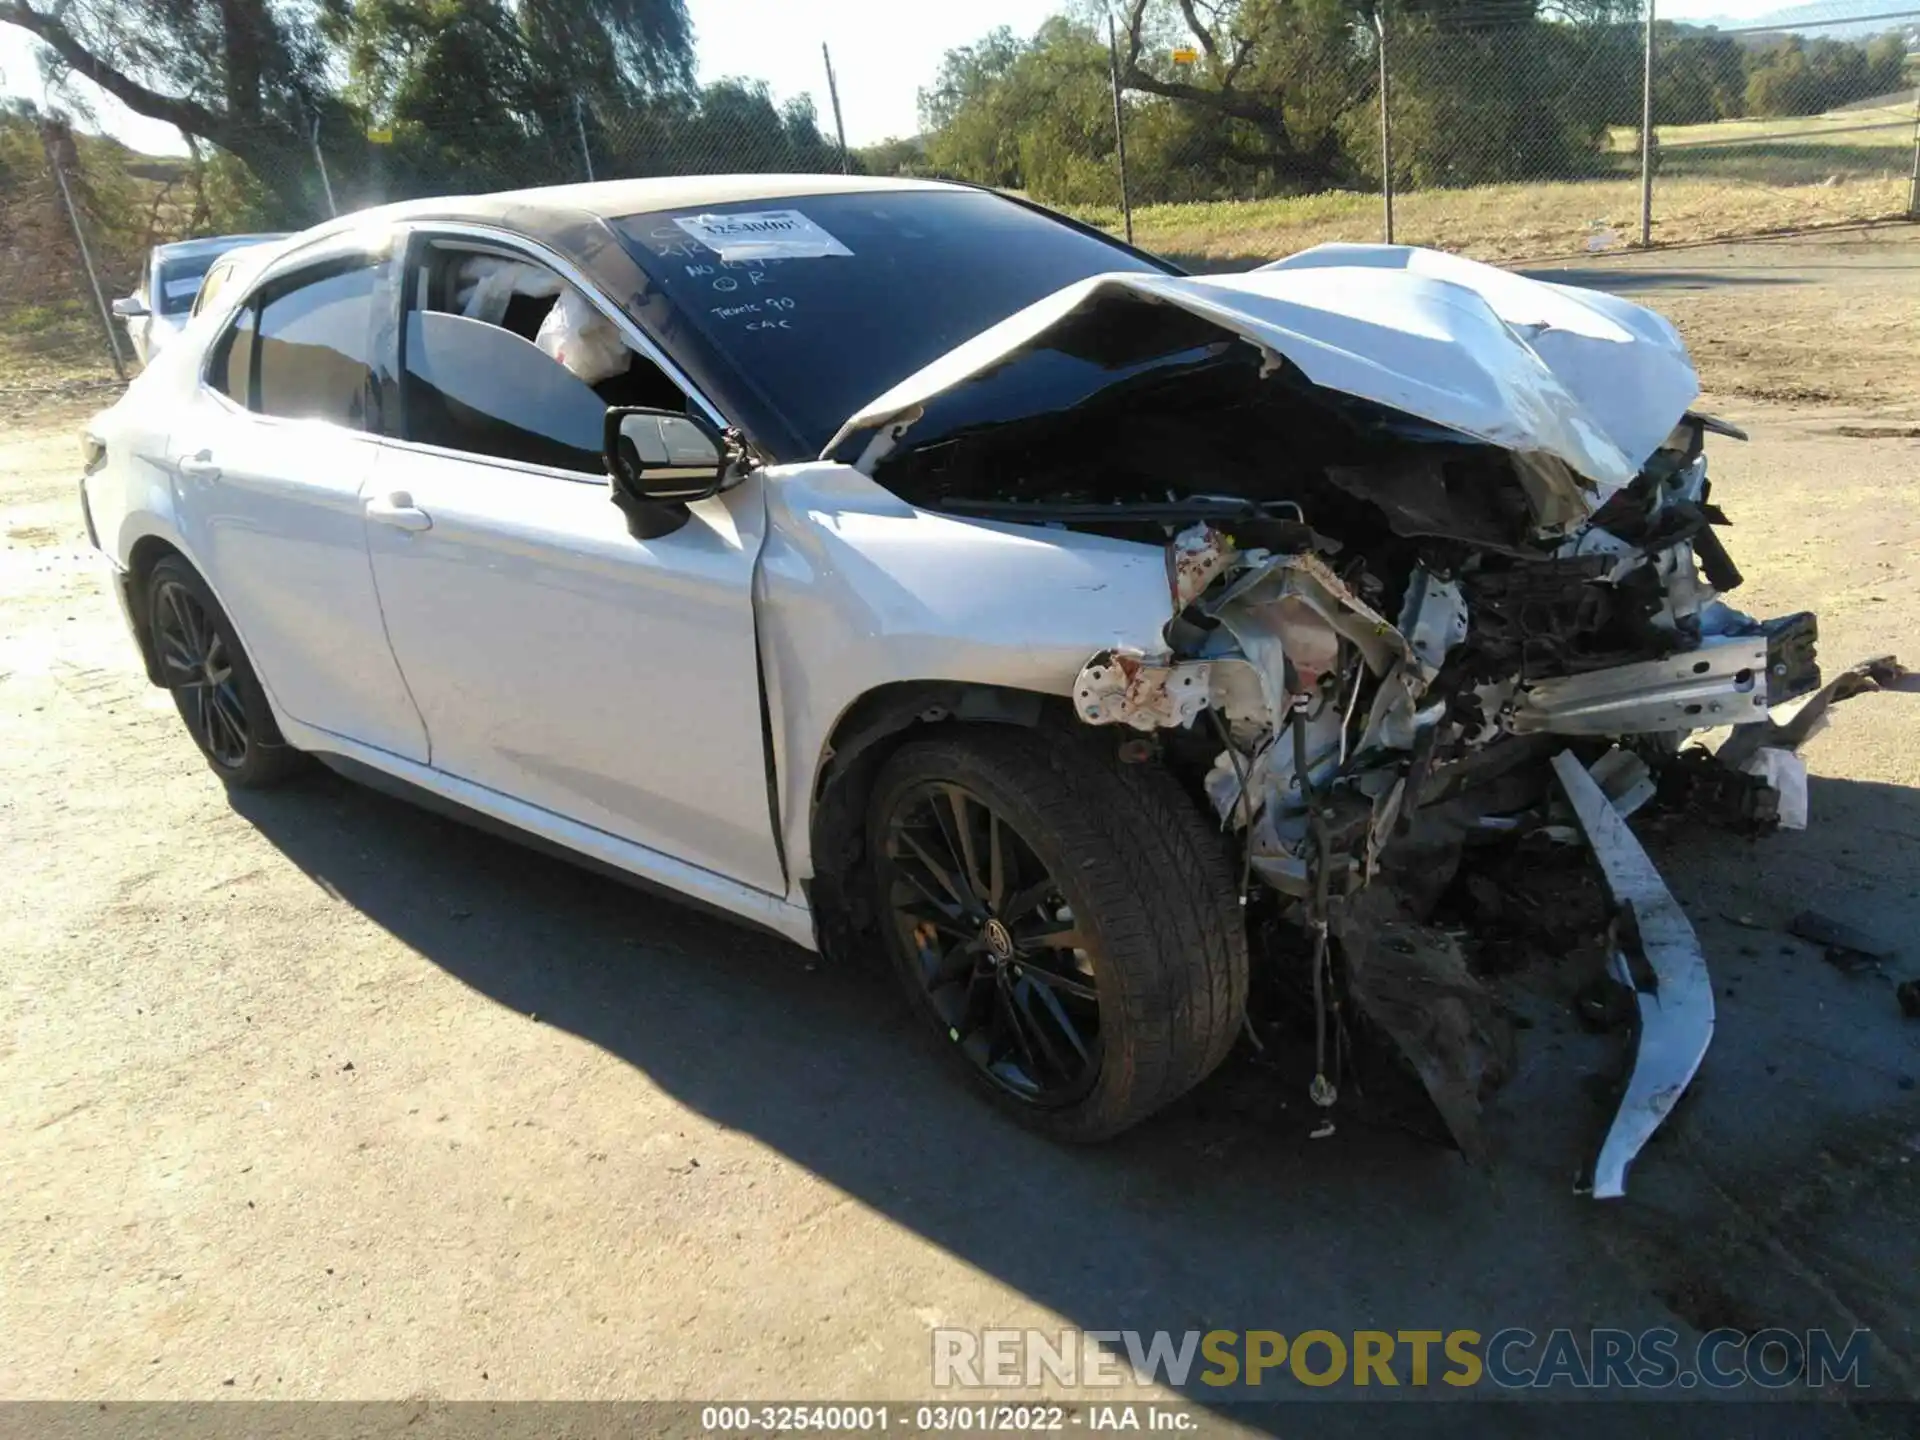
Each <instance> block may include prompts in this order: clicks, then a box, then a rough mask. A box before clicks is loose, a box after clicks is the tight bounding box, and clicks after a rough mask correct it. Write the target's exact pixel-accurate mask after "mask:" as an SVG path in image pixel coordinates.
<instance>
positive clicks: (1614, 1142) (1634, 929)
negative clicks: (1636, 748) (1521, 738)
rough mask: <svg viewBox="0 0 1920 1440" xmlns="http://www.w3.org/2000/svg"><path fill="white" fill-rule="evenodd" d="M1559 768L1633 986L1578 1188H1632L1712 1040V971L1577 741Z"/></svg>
mask: <svg viewBox="0 0 1920 1440" xmlns="http://www.w3.org/2000/svg"><path fill="white" fill-rule="evenodd" d="M1553 773H1554V774H1555V776H1557V777H1558V779H1559V781H1560V787H1561V789H1562V790H1564V791H1565V792H1566V796H1567V800H1568V802H1569V803H1570V804H1571V805H1572V806H1573V813H1574V816H1575V818H1576V819H1577V820H1578V821H1579V823H1580V828H1581V830H1582V831H1583V832H1584V833H1585V835H1586V837H1587V843H1588V845H1590V846H1591V847H1592V849H1593V855H1594V859H1595V860H1596V861H1598V862H1599V866H1600V873H1601V875H1602V877H1603V878H1604V879H1605V881H1606V886H1607V891H1608V893H1609V894H1610V895H1611V896H1612V898H1613V902H1614V904H1615V905H1616V906H1617V907H1619V911H1620V918H1621V920H1622V921H1623V922H1624V923H1621V924H1618V925H1616V926H1615V927H1614V934H1615V937H1616V939H1617V942H1618V944H1617V948H1616V949H1615V950H1614V952H1613V954H1612V956H1611V962H1610V963H1611V965H1612V967H1613V971H1614V974H1615V976H1616V978H1618V979H1619V980H1620V981H1621V982H1622V983H1623V984H1625V985H1626V986H1627V987H1628V988H1630V989H1631V990H1632V991H1633V992H1634V1000H1635V1004H1636V1007H1637V1009H1638V1024H1637V1026H1636V1031H1637V1033H1636V1037H1635V1042H1634V1059H1633V1065H1632V1068H1631V1069H1630V1070H1629V1072H1628V1074H1627V1080H1626V1085H1625V1088H1624V1091H1623V1093H1622V1095H1621V1099H1620V1105H1619V1108H1618V1110H1616V1111H1615V1113H1614V1117H1613V1123H1612V1124H1611V1125H1609V1126H1608V1127H1607V1133H1606V1138H1605V1139H1604V1140H1603V1141H1602V1142H1601V1144H1600V1149H1599V1151H1598V1153H1597V1154H1595V1156H1594V1157H1593V1160H1592V1162H1591V1163H1590V1164H1589V1166H1588V1168H1587V1170H1586V1172H1585V1173H1584V1174H1583V1175H1582V1176H1581V1178H1580V1181H1579V1183H1578V1184H1577V1185H1576V1187H1575V1188H1576V1189H1578V1190H1580V1191H1581V1192H1583V1193H1590V1194H1591V1195H1592V1196H1593V1198H1594V1199H1596V1200H1615V1199H1618V1198H1620V1197H1621V1196H1623V1195H1625V1194H1626V1193H1627V1167H1628V1166H1629V1165H1631V1164H1632V1163H1633V1160H1634V1157H1635V1156H1637V1155H1638V1154H1639V1153H1640V1151H1641V1149H1642V1147H1644V1146H1645V1145H1646V1143H1647V1141H1648V1140H1650V1139H1652V1138H1653V1132H1654V1131H1655V1130H1657V1129H1659V1128H1660V1125H1661V1122H1663V1121H1664V1120H1665V1119H1666V1118H1667V1116H1668V1115H1670V1114H1671V1113H1672V1112H1673V1107H1674V1105H1675V1104H1676V1103H1677V1102H1678V1101H1679V1099H1680V1095H1681V1093H1682V1092H1683V1091H1684V1090H1685V1089H1686V1088H1687V1085H1688V1083H1689V1082H1690V1081H1692V1079H1693V1077H1694V1074H1695V1072H1697V1071H1698V1070H1699V1068H1700V1061H1701V1060H1702V1059H1703V1058H1704V1057H1705V1056H1706V1053H1707V1046H1708V1045H1709V1044H1711V1043H1712V1041H1713V980H1712V978H1711V977H1710V976H1709V975H1708V973H1707V957H1706V955H1705V953H1704V952H1703V951H1702V950H1701V949H1700V941H1699V939H1698V937H1696V936H1695V935H1694V933H1693V926H1692V924H1691V923H1689V922H1688V920H1687V917H1686V913H1685V912H1684V911H1683V910H1682V909H1681V908H1680V902H1679V901H1678V900H1675V899H1674V898H1673V893H1672V892H1671V891H1670V890H1668V889H1667V886H1666V882H1665V881H1663V880H1662V879H1661V878H1660V872H1659V871H1658V870H1656V869H1655V868H1654V865H1653V861H1652V860H1651V859H1649V858H1648V856H1647V852H1646V851H1645V850H1644V849H1642V848H1641V845H1640V842H1639V841H1638V840H1636V839H1635V838H1634V835H1633V832H1632V831H1631V830H1629V829H1628V828H1627V822H1626V820H1625V819H1624V818H1623V817H1622V816H1621V814H1620V812H1619V811H1618V810H1617V809H1616V808H1615V807H1614V804H1613V802H1612V801H1610V800H1609V799H1608V798H1607V796H1606V793H1605V792H1604V791H1603V790H1601V788H1600V786H1599V785H1598V784H1597V783H1596V782H1595V781H1594V778H1593V776H1591V775H1590V774H1588V773H1587V770H1586V767H1585V766H1583V765H1582V764H1581V763H1580V760H1579V758H1578V757H1577V756H1576V755H1574V753H1573V752H1572V751H1571V750H1562V751H1561V752H1560V753H1559V754H1558V755H1556V756H1554V757H1553Z"/></svg>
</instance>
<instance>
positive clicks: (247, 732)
mask: <svg viewBox="0 0 1920 1440" xmlns="http://www.w3.org/2000/svg"><path fill="white" fill-rule="evenodd" d="M147 627H148V632H149V639H150V642H151V644H152V646H153V653H154V657H155V660H156V663H157V666H158V669H159V672H160V676H161V680H162V683H164V684H165V685H166V687H167V689H168V690H169V691H170V692H171V693H172V695H173V703H174V707H175V708H176V709H178V710H179V712H180V719H181V721H182V722H183V723H184V724H185V725H186V727H187V733H188V734H189V735H191V736H192V737H193V742H194V744H196V745H198V746H199V747H200V753H201V754H202V755H203V756H205V757H206V761H207V764H208V766H209V767H211V769H212V770H213V773H214V774H216V775H218V776H219V777H220V778H221V779H222V780H223V781H225V782H226V783H227V784H228V785H231V786H233V787H234V788H236V789H241V790H254V789H261V788H264V787H266V786H268V785H275V784H278V783H279V782H280V781H282V780H284V779H286V778H287V777H288V776H289V775H292V774H294V773H296V772H297V771H299V770H300V769H301V768H302V767H303V765H304V762H305V759H306V757H305V756H303V755H302V754H301V753H300V752H299V751H298V750H295V749H294V748H293V747H292V746H290V745H288V744H287V742H286V741H285V740H284V739H283V738H282V737H281V734H280V727H279V726H278V725H277V724H275V723H274V718H273V710H272V707H271V706H269V705H268V704H267V695H266V691H265V690H263V689H262V688H261V686H260V679H259V677H258V676H257V675H255V674H254V671H253V665H252V664H251V663H250V662H249V661H248V659H247V654H246V651H244V650H243V649H241V648H240V639H239V636H238V635H237V634H236V632H235V631H234V628H233V622H232V621H231V620H229V619H228V618H227V615H226V612H225V611H224V610H222V609H221V608H220V602H219V601H217V600H215V599H214V598H213V592H212V591H211V590H209V589H208V588H207V584H206V582H205V581H204V580H202V579H201V578H200V577H199V575H198V574H196V573H195V572H194V569H193V567H192V566H190V565H188V564H187V563H186V561H184V560H181V559H178V558H176V557H174V556H168V557H166V558H165V559H162V560H161V561H159V562H158V563H157V564H156V565H155V566H154V567H153V571H152V573H151V574H150V575H148V577H147Z"/></svg>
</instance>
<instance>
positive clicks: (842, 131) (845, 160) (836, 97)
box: [820, 40, 853, 175]
mask: <svg viewBox="0 0 1920 1440" xmlns="http://www.w3.org/2000/svg"><path fill="white" fill-rule="evenodd" d="M820 58H821V59H822V60H824V61H826V62H827V98H828V99H829V100H831V101H833V133H834V134H836V135H838V136H839V137H840V173H841V174H842V175H851V174H852V173H853V157H852V156H851V155H849V154H847V127H846V125H845V124H844V123H843V122H842V121H841V119H840V87H839V86H838V85H836V84H835V83H834V79H833V53H832V52H831V51H830V50H828V49H827V42H826V41H824V40H822V41H821V42H820Z"/></svg>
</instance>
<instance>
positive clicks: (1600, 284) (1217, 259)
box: [1161, 249, 1808, 292]
mask: <svg viewBox="0 0 1920 1440" xmlns="http://www.w3.org/2000/svg"><path fill="white" fill-rule="evenodd" d="M1291 253H1293V252H1292V251H1291V250H1287V249H1277V250H1275V251H1274V252H1273V253H1272V254H1243V255H1192V254H1183V253H1179V252H1169V253H1168V254H1165V255H1163V256H1162V257H1161V258H1162V259H1165V260H1169V261H1171V262H1172V263H1173V264H1175V265H1178V266H1179V267H1180V268H1181V269H1182V270H1184V271H1186V272H1187V273H1188V274H1190V275H1237V274H1242V273H1244V272H1246V271H1248V270H1257V269H1259V268H1260V267H1261V266H1262V265H1268V264H1271V263H1272V262H1273V261H1275V260H1277V259H1281V258H1283V257H1284V256H1286V255H1289V254H1291ZM1616 253H1621V252H1616ZM1503 268H1505V267H1503ZM1511 268H1513V269H1514V271H1515V273H1516V274H1519V275H1524V276H1526V277H1527V278H1528V279H1530V280H1547V281H1551V282H1553V283H1554V284H1557V285H1578V286H1580V287H1582V288H1584V289H1589V290H1617V291H1623V292H1624V291H1647V290H1717V289H1722V288H1725V287H1728V286H1752V285H1800V284H1805V283H1806V281H1807V278H1808V277H1806V276H1804V275H1801V274H1799V273H1798V272H1797V271H1789V272H1782V273H1779V274H1760V273H1755V272H1753V271H1743V272H1725V271H1718V270H1700V269H1684V268H1675V269H1670V270H1669V269H1663V270H1648V269H1637V268H1627V267H1625V266H1621V267H1611V266H1592V265H1583V264H1581V263H1580V262H1579V261H1578V260H1574V259H1569V260H1567V261H1565V262H1562V263H1558V264H1556V263H1553V262H1534V263H1531V264H1526V265H1521V266H1515V267H1511Z"/></svg>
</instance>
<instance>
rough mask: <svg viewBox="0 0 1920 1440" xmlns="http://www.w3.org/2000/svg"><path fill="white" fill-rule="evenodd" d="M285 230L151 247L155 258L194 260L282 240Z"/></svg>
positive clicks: (223, 236)
mask: <svg viewBox="0 0 1920 1440" xmlns="http://www.w3.org/2000/svg"><path fill="white" fill-rule="evenodd" d="M286 238H287V232H286V231H284V230H280V231H269V232H262V233H260V234H257V235H205V236H202V237H201V238H199V239H198V240H175V241H172V242H171V243H169V244H166V245H156V246H154V247H153V255H154V258H155V259H156V260H159V261H161V262H163V263H164V262H165V261H168V260H196V259H199V258H201V257H203V256H207V255H220V254H224V253H225V252H226V251H228V250H238V249H240V248H241V247H242V246H245V245H264V244H267V243H268V242H269V241H273V240H284V239H286Z"/></svg>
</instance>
